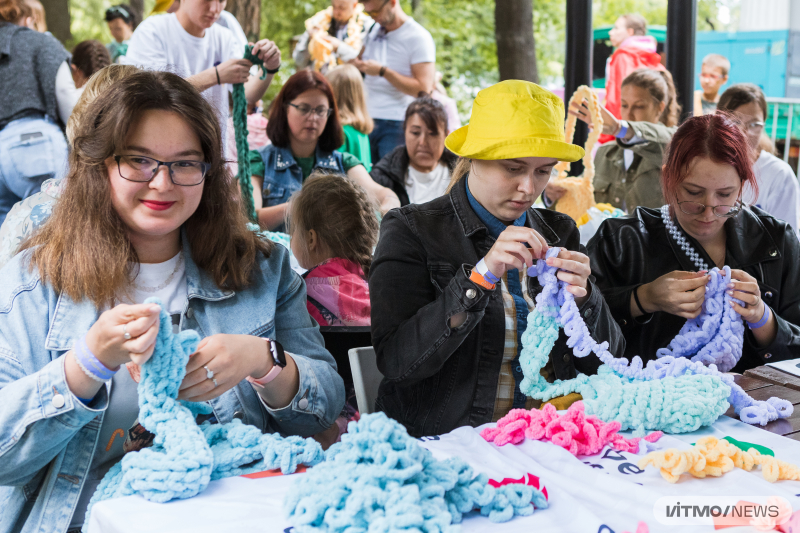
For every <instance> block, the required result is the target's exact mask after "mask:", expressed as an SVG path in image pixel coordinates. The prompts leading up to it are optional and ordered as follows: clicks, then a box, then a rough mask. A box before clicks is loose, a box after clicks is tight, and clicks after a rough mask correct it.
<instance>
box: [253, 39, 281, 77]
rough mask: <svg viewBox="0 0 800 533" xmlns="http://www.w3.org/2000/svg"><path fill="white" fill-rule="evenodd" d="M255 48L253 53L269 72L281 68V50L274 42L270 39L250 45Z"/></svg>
mask: <svg viewBox="0 0 800 533" xmlns="http://www.w3.org/2000/svg"><path fill="white" fill-rule="evenodd" d="M249 44H251V45H252V46H253V49H252V50H251V53H252V54H253V55H254V56H256V57H258V58H259V59H260V60H261V61H262V62H263V63H264V67H266V68H267V70H275V69H276V68H280V66H281V50H280V48H278V45H276V44H275V43H274V42H272V41H270V40H269V39H261V40H260V41H258V42H256V43H255V44H253V43H249Z"/></svg>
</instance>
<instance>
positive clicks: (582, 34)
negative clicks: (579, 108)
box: [564, 0, 594, 176]
mask: <svg viewBox="0 0 800 533" xmlns="http://www.w3.org/2000/svg"><path fill="white" fill-rule="evenodd" d="M566 34H567V35H566V37H567V52H566V61H565V65H564V106H565V108H566V106H567V104H568V103H569V99H570V97H571V96H572V94H573V93H574V92H575V90H576V89H577V88H578V87H580V86H581V85H588V86H589V87H591V86H592V44H593V43H594V41H593V39H592V0H567V28H566ZM565 111H566V109H565ZM588 137H589V128H588V126H587V125H586V124H584V123H583V122H581V121H578V123H577V124H576V127H575V137H574V138H573V140H572V142H573V143H575V144H577V145H579V146H583V145H585V144H586V139H587V138H588ZM582 172H583V163H582V162H581V161H577V162H575V163H573V164H572V167H571V172H570V174H572V175H573V176H577V175H579V174H581V173H582Z"/></svg>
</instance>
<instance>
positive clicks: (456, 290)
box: [369, 81, 625, 436]
mask: <svg viewBox="0 0 800 533" xmlns="http://www.w3.org/2000/svg"><path fill="white" fill-rule="evenodd" d="M446 145H447V147H448V148H449V149H450V150H451V151H452V152H454V153H455V154H457V155H459V156H460V157H461V159H460V160H459V164H458V166H457V167H456V170H455V171H454V173H453V178H452V181H451V183H450V187H449V189H448V193H447V194H446V195H444V196H442V197H439V198H437V199H435V200H432V201H430V202H428V203H424V204H411V205H407V206H405V207H402V208H400V209H394V210H392V211H390V212H389V213H388V214H387V215H386V216H385V218H384V219H383V224H382V226H381V233H380V240H379V242H378V247H377V249H376V252H375V258H374V261H373V264H372V268H371V272H370V280H369V288H370V296H371V303H372V342H373V345H374V346H375V351H376V354H377V360H378V368H379V369H380V370H381V372H382V373H383V375H384V380H383V382H382V383H381V386H380V390H379V393H378V399H377V402H376V404H377V405H376V408H377V409H378V410H383V411H385V412H386V413H387V414H388V415H389V416H391V417H393V418H395V419H397V420H398V421H400V422H401V423H403V424H404V425H405V426H406V428H407V429H408V432H409V433H410V434H411V435H414V436H423V435H437V434H441V433H445V432H448V431H450V430H452V429H454V428H456V427H459V426H463V425H471V426H478V425H480V424H483V423H486V422H492V421H495V420H498V419H499V418H500V417H502V416H503V415H505V414H506V413H507V412H508V411H509V410H510V409H512V408H528V409H529V408H531V407H536V406H537V404H538V402H537V401H535V400H531V399H530V398H527V397H526V396H525V395H524V394H523V393H522V392H520V389H519V384H520V382H521V381H522V377H523V376H522V370H521V368H520V365H519V353H520V350H521V348H522V346H521V340H520V339H521V336H522V333H523V332H524V331H525V328H526V327H527V317H528V313H529V311H530V310H531V309H532V308H533V306H534V298H535V296H536V294H537V293H538V292H540V291H541V287H540V286H539V284H538V282H537V281H536V279H535V278H534V279H529V278H528V277H527V274H526V270H527V267H528V266H531V265H532V264H533V262H534V261H536V260H537V259H540V258H543V257H544V255H545V252H546V251H547V249H548V248H549V247H551V246H558V247H562V248H563V250H562V252H561V253H560V254H559V255H558V257H556V258H551V259H549V260H548V262H549V263H550V264H551V265H554V266H556V267H558V268H559V269H561V270H560V272H559V273H558V277H559V279H561V280H563V281H565V282H566V283H568V284H569V286H568V289H567V290H569V291H570V292H572V293H573V294H574V295H575V297H576V301H577V303H578V306H579V307H580V309H581V314H582V315H583V316H584V318H585V320H586V324H587V325H588V327H589V330H590V331H591V333H592V336H593V337H594V338H595V339H597V340H598V341H608V342H609V344H610V350H611V352H612V353H615V354H620V353H622V352H623V351H624V348H625V341H624V340H623V338H622V335H621V334H620V330H619V327H618V326H617V324H616V322H615V321H614V320H613V319H612V317H611V314H610V312H609V309H608V307H607V306H606V304H605V302H604V300H603V298H602V295H601V293H600V291H599V290H598V289H597V288H596V287H594V285H593V283H592V282H591V281H590V279H589V276H590V274H591V271H590V266H589V265H590V263H589V258H588V257H587V256H586V255H585V249H584V248H583V246H581V245H580V234H579V232H578V229H577V228H576V227H575V223H574V222H573V220H572V219H571V218H570V217H568V216H566V215H564V214H562V213H557V212H553V211H546V210H540V209H532V208H531V206H532V204H533V202H534V200H536V198H537V197H538V196H539V195H540V194H541V192H542V191H543V190H544V188H545V186H546V185H547V182H548V180H549V178H550V174H551V172H552V170H553V167H554V166H555V164H556V163H557V162H558V161H577V160H578V159H580V158H581V157H583V154H584V152H583V149H582V148H580V147H578V146H575V145H572V144H568V143H566V142H564V105H563V103H562V102H561V100H560V99H559V98H558V97H556V96H555V95H553V94H552V93H550V92H549V91H546V90H544V89H542V88H541V87H539V86H538V85H535V84H533V83H529V82H523V81H504V82H501V83H498V84H496V85H493V86H492V87H489V88H487V89H484V90H483V91H481V92H480V93H478V97H477V98H476V99H475V103H474V106H473V108H472V117H471V120H470V123H469V125H467V126H464V127H463V128H460V129H458V130H456V131H454V132H453V133H451V134H450V136H448V137H447V141H446ZM597 366H598V362H597V360H596V358H585V359H580V360H577V361H575V360H573V356H572V352H571V350H570V349H569V348H567V346H566V336H565V335H564V334H563V333H562V334H561V336H560V337H559V339H558V341H557V342H556V344H555V346H554V347H553V350H552V352H551V353H550V362H549V363H548V364H547V365H546V367H545V368H544V369H543V370H542V372H543V373H545V374H546V376H545V377H546V378H547V379H548V380H550V381H552V380H554V379H570V378H573V377H575V375H576V371H580V372H583V373H585V374H593V373H595V372H596V370H597ZM571 396H572V398H569V397H567V398H564V399H563V401H562V402H561V405H562V406H565V405H568V403H569V401H570V400H574V399H576V397H577V395H571Z"/></svg>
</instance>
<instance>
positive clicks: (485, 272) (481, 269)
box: [475, 259, 500, 285]
mask: <svg viewBox="0 0 800 533" xmlns="http://www.w3.org/2000/svg"><path fill="white" fill-rule="evenodd" d="M475 270H476V271H477V272H478V274H480V275H481V276H483V279H485V280H486V281H488V282H489V284H490V285H495V284H496V283H497V282H498V281H500V278H498V277H497V276H495V275H494V274H492V272H491V271H490V270H489V267H487V266H486V262H484V260H483V259H481V260H480V261H478V264H477V265H475Z"/></svg>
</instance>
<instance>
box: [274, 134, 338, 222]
mask: <svg viewBox="0 0 800 533" xmlns="http://www.w3.org/2000/svg"><path fill="white" fill-rule="evenodd" d="M258 153H260V154H261V158H262V159H263V160H264V188H263V190H262V197H263V206H264V207H269V206H273V205H281V204H285V203H286V202H288V201H289V198H291V196H292V194H294V193H296V192H297V191H299V190H300V187H302V186H303V171H302V169H301V168H300V165H299V164H298V163H297V161H295V159H294V156H293V155H292V150H291V149H290V148H278V147H277V146H275V145H274V144H270V145H268V146H265V147H264V148H260V149H259V150H258ZM314 156H315V158H316V164H315V165H314V168H320V169H323V170H328V171H330V172H338V173H340V174H346V172H345V169H344V158H343V157H342V153H341V152H337V151H333V152H323V151H322V150H320V148H319V145H318V146H317V151H316V153H315V154H314ZM273 231H286V229H285V227H284V225H283V224H281V225H280V226H279V227H278V228H275V229H274V230H273Z"/></svg>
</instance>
